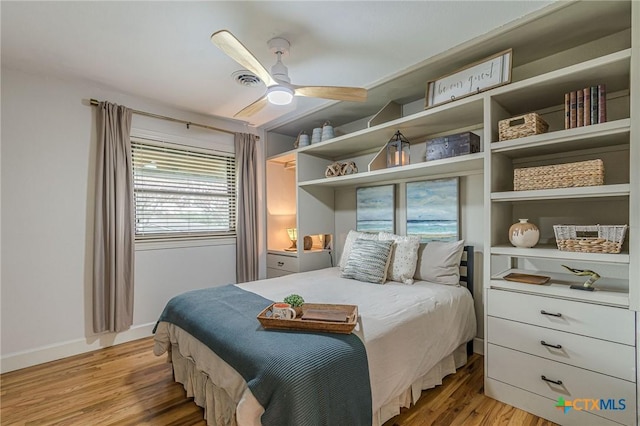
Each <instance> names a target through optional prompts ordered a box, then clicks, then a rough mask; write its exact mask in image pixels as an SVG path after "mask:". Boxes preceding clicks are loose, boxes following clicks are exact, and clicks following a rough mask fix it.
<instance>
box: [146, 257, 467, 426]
mask: <svg viewBox="0 0 640 426" xmlns="http://www.w3.org/2000/svg"><path fill="white" fill-rule="evenodd" d="M346 249H347V247H346V245H345V250H346ZM464 251H465V253H466V255H462V252H461V253H460V256H459V257H457V258H456V256H453V258H454V259H455V261H456V262H457V264H456V265H455V266H456V268H455V269H456V270H461V271H463V274H462V275H461V276H460V275H459V276H458V277H457V279H456V284H457V283H458V280H459V282H460V283H461V284H463V285H444V284H441V283H437V282H430V281H427V280H423V279H420V278H421V277H420V276H419V274H418V272H417V271H418V270H419V269H420V268H421V267H420V263H421V262H422V264H423V267H422V269H424V267H425V266H426V265H425V264H426V263H429V260H428V259H427V257H426V256H425V253H423V254H422V255H421V256H420V258H419V259H418V262H417V263H418V264H417V266H416V265H415V263H414V267H415V268H416V277H417V278H418V279H416V280H415V281H414V282H413V284H412V285H407V284H406V283H403V282H395V281H387V282H385V283H384V285H375V284H371V283H369V282H363V281H359V280H355V279H351V278H344V275H345V273H344V268H342V266H344V265H342V264H341V267H334V268H327V269H322V270H318V271H311V272H304V273H298V274H292V275H286V276H283V277H278V278H273V279H268V280H261V281H255V282H250V283H244V284H238V285H234V286H231V287H233V289H231V288H230V289H229V290H233V291H236V292H241V291H244V292H248V293H250V294H252V295H255V297H262V298H264V299H266V300H267V301H279V300H282V299H283V298H284V297H285V296H287V295H289V294H291V293H296V294H301V295H303V296H304V298H305V300H307V301H312V302H313V303H332V304H354V305H358V312H359V320H358V324H357V326H356V328H355V329H354V331H353V335H355V336H357V338H358V340H359V341H361V342H362V344H363V346H364V347H365V348H366V361H365V363H366V364H367V365H366V370H367V372H368V380H369V386H370V389H369V390H368V391H370V394H369V395H370V406H366V407H370V408H368V409H370V410H371V413H370V417H369V419H370V423H371V424H372V425H374V426H379V425H382V424H383V423H384V422H385V421H386V420H388V419H390V418H392V417H393V416H395V415H397V414H399V412H400V408H401V407H409V406H410V405H411V404H413V403H415V402H416V401H417V399H418V398H419V397H420V393H421V391H422V390H423V389H429V388H432V387H434V386H437V385H439V384H441V383H442V382H441V381H442V378H443V377H445V376H446V375H448V374H452V373H454V372H455V371H456V369H457V368H459V367H460V366H462V365H464V364H465V363H466V359H467V353H468V350H469V347H470V346H469V345H470V341H471V340H472V339H473V338H474V337H475V335H476V318H475V312H474V307H473V298H472V289H473V279H472V277H473V248H472V247H470V246H467V247H465V248H464ZM425 252H426V250H425ZM429 259H430V258H429ZM450 261H451V257H450V258H449V262H450ZM341 263H342V260H341ZM458 264H459V265H462V266H463V268H460V269H458ZM449 269H450V268H449ZM412 281H413V280H412ZM258 312H259V311H258ZM258 312H255V313H252V315H254V317H255V315H257V313H258ZM161 319H162V317H161ZM194 321H197V320H196V319H194ZM255 322H256V327H255V328H256V329H258V330H257V331H258V332H262V333H279V332H277V331H266V330H260V328H261V326H260V324H259V323H258V322H257V319H256V320H255ZM210 328H215V327H210ZM289 333H291V332H289ZM194 335H197V336H200V334H198V333H193V334H191V333H189V332H187V331H185V330H184V329H183V328H181V327H180V326H178V325H176V324H174V323H172V322H169V321H164V320H160V321H158V324H157V326H156V330H155V346H154V353H155V354H156V355H162V354H164V353H167V354H168V361H169V362H171V363H172V365H173V372H174V379H175V380H176V381H177V382H179V383H181V384H182V385H183V386H184V388H185V390H186V393H187V396H189V397H193V398H194V402H195V403H196V404H197V405H199V406H201V407H203V408H204V412H205V414H204V415H205V419H206V421H207V424H209V425H236V424H238V425H260V424H262V420H261V419H262V418H263V417H262V416H263V415H265V407H263V405H267V409H268V403H265V404H261V403H260V402H259V401H258V399H257V398H256V396H255V395H254V394H253V393H254V392H252V390H251V388H250V385H249V384H248V382H251V381H250V380H248V379H247V376H246V374H244V372H243V373H242V374H241V373H239V371H242V370H240V369H236V368H237V367H236V368H234V367H232V366H231V365H230V363H229V362H227V361H229V358H228V357H227V358H225V356H224V354H223V356H219V354H218V353H216V351H213V350H212V349H210V347H209V346H208V345H207V344H205V343H203V341H206V339H203V338H202V336H200V338H196V337H195V336H194ZM350 337H352V338H353V336H350ZM218 352H220V351H218ZM225 359H226V361H225ZM345 387H347V386H345ZM345 395H346V396H345V398H346V400H348V399H349V397H350V394H349V393H348V391H347V393H346V394H345ZM351 405H353V404H351ZM356 405H357V403H356ZM368 422H369V420H367V423H368ZM269 423H274V422H273V421H272V420H271V421H269V422H265V424H269ZM322 423H323V422H322V421H311V422H309V424H322ZM324 423H326V422H324ZM355 423H361V424H363V422H362V421H358V422H355Z"/></svg>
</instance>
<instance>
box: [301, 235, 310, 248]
mask: <svg viewBox="0 0 640 426" xmlns="http://www.w3.org/2000/svg"><path fill="white" fill-rule="evenodd" d="M302 241H303V244H304V245H303V247H304V249H305V250H311V247H313V238H311V237H310V236H308V235H305V236H304V238H303V239H302Z"/></svg>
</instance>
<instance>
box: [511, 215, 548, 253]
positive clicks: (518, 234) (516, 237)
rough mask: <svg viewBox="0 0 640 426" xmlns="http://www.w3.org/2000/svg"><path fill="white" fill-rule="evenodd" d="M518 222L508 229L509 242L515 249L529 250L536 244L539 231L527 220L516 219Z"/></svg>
mask: <svg viewBox="0 0 640 426" xmlns="http://www.w3.org/2000/svg"><path fill="white" fill-rule="evenodd" d="M518 220H519V221H520V222H518V223H514V224H513V225H511V227H510V228H509V241H511V244H513V245H514V246H516V247H523V248H529V247H533V246H535V245H536V244H538V240H539V239H540V230H539V229H538V227H537V226H536V225H534V224H533V223H529V219H518Z"/></svg>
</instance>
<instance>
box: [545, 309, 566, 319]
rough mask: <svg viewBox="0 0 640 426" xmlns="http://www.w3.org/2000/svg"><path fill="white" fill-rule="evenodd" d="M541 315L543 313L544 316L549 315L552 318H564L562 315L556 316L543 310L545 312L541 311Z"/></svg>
mask: <svg viewBox="0 0 640 426" xmlns="http://www.w3.org/2000/svg"><path fill="white" fill-rule="evenodd" d="M540 313H541V314H542V315H549V316H552V317H558V318H560V317H561V316H562V314H561V313H557V314H554V313H551V312H547V311H545V310H544V309H543V310H541V311H540Z"/></svg>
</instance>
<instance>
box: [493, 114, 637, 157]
mask: <svg viewBox="0 0 640 426" xmlns="http://www.w3.org/2000/svg"><path fill="white" fill-rule="evenodd" d="M630 127H631V120H630V119H628V118H625V119H622V120H616V121H611V122H608V123H602V124H594V125H591V126H584V127H577V128H575V129H566V130H558V131H556V132H551V133H544V134H541V135H534V136H527V137H524V138H518V139H513V140H508V141H502V142H493V143H491V152H492V153H500V154H503V155H506V156H507V157H510V158H523V157H531V156H537V155H548V154H555V153H558V152H565V151H571V150H580V149H589V148H597V147H602V146H617V145H625V144H627V145H628V144H629V131H630Z"/></svg>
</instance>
